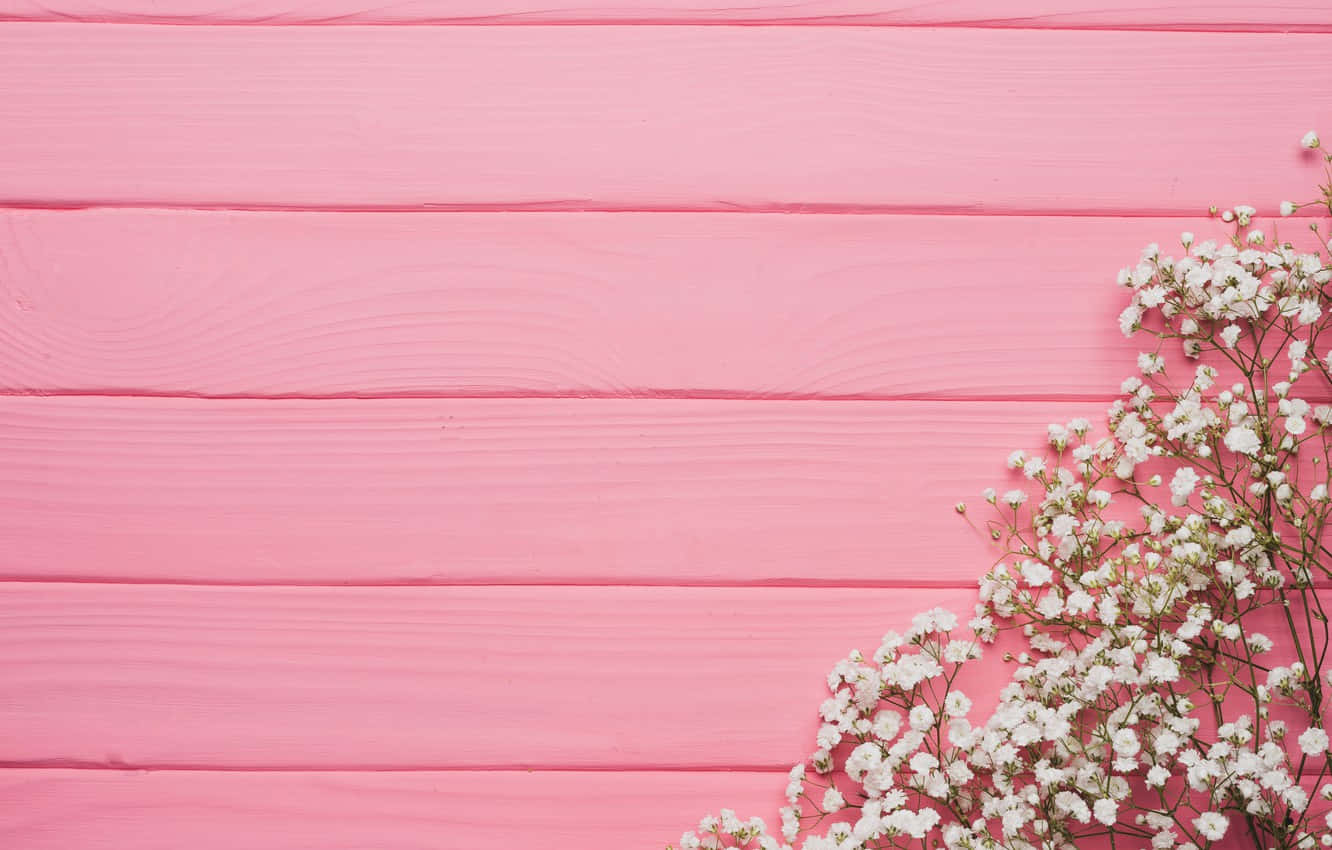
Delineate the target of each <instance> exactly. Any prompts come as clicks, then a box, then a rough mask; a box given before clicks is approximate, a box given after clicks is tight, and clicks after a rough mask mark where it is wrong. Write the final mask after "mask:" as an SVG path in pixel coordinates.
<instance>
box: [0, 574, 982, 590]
mask: <svg viewBox="0 0 1332 850" xmlns="http://www.w3.org/2000/svg"><path fill="white" fill-rule="evenodd" d="M977 582H978V579H971V580H968V581H964V580H962V579H940V580H939V581H900V582H899V581H891V580H888V581H875V580H872V579H866V580H863V581H858V580H856V579H844V580H836V579H830V580H828V581H819V580H815V579H753V580H744V579H736V580H725V579H722V580H717V581H706V580H700V581H688V580H685V581H662V580H660V579H650V578H649V579H644V580H642V581H632V580H624V579H618V580H614V581H597V580H592V579H575V578H571V579H568V580H566V581H561V580H559V579H548V580H545V581H532V580H530V579H522V578H515V579H513V580H511V581H510V580H503V579H499V580H496V579H479V580H477V581H467V580H455V581H449V580H444V581H431V580H428V579H422V580H415V579H401V580H392V579H386V580H382V581H374V580H356V579H352V580H349V581H283V580H276V581H226V580H211V579H179V580H177V579H167V578H135V577H133V576H118V577H103V576H87V577H83V576H26V575H17V574H16V575H0V585H4V584H40V585H76V586H82V585H112V586H123V587H234V588H266V587H308V588H341V587H346V588H370V587H385V588H392V587H401V588H441V589H445V588H514V589H519V588H525V587H583V588H593V587H604V588H620V589H632V588H682V589H687V588H699V589H726V588H737V589H753V590H763V589H774V590H776V589H808V590H839V589H842V590H880V589H881V590H966V589H971V590H974V589H976V587H977Z"/></svg>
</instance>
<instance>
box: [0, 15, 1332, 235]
mask: <svg viewBox="0 0 1332 850" xmlns="http://www.w3.org/2000/svg"><path fill="white" fill-rule="evenodd" d="M1329 51H1332V34H1255V33H1234V34H1226V33H1219V34H1218V33H1152V32H1073V31H1058V32H1046V31H1033V30H1011V31H1008V30H1003V31H1001V30H984V29H965V28H942V29H896V28H855V27H831V28H828V27H569V26H555V27H509V28H504V27H292V28H289V27H159V26H139V25H99V24H33V23H22V22H19V23H9V24H0V56H3V57H4V58H3V60H2V61H3V63H4V64H3V66H0V70H2V71H3V75H2V76H0V80H3V82H0V104H3V105H2V106H0V122H3V123H4V125H5V127H6V132H5V133H4V134H3V135H0V201H3V202H6V203H11V204H14V203H17V204H29V205H32V204H35V205H86V204H135V205H143V204H147V205H213V206H261V207H291V206H303V207H311V206H314V207H332V208H348V207H351V208H360V207H369V208H381V207H388V208H393V207H424V206H430V205H440V206H444V207H463V208H476V207H478V206H480V207H491V208H494V207H500V208H515V207H526V208H533V207H535V208H560V209H588V208H607V209H642V208H668V209H709V210H723V211H725V210H733V209H842V210H845V209H863V208H869V209H912V210H916V211H929V210H940V209H946V210H957V211H1009V212H1011V211H1015V210H1042V211H1060V212H1070V211H1126V210H1128V211H1132V212H1133V213H1135V214H1143V213H1150V212H1153V211H1157V212H1185V213H1190V214H1197V213H1198V212H1200V211H1202V210H1205V209H1206V208H1207V207H1208V205H1210V204H1213V203H1220V204H1223V205H1224V204H1233V203H1240V202H1247V203H1253V204H1256V205H1259V206H1261V207H1262V208H1264V209H1266V210H1269V211H1271V210H1273V209H1275V206H1276V205H1277V203H1278V202H1279V201H1281V200H1282V199H1284V198H1287V197H1289V196H1290V195H1291V194H1293V193H1302V192H1305V191H1307V187H1308V186H1309V184H1310V183H1309V181H1310V179H1311V178H1310V175H1309V171H1308V168H1307V167H1306V166H1307V164H1308V163H1307V160H1308V157H1302V156H1301V155H1300V154H1299V152H1298V151H1297V150H1296V149H1295V148H1294V146H1293V145H1292V143H1291V140H1292V139H1296V138H1298V137H1299V135H1300V134H1301V133H1303V132H1304V131H1305V130H1307V129H1308V127H1309V126H1315V125H1318V124H1319V123H1320V122H1325V121H1326V120H1327V119H1328V118H1332V107H1330V106H1329V105H1328V104H1326V103H1321V104H1320V103H1317V102H1316V101H1312V100H1311V99H1310V98H1309V97H1307V95H1306V89H1305V88H1304V87H1300V86H1292V87H1289V88H1282V89H1280V90H1278V91H1277V92H1274V91H1273V82H1272V81H1273V80H1277V79H1287V78H1290V79H1298V78H1300V77H1301V76H1302V75H1304V76H1307V75H1310V74H1312V73H1314V72H1315V71H1316V69H1318V68H1322V67H1324V66H1325V64H1326V59H1327V56H1328V54H1329ZM1055 68H1057V69H1058V73H1052V69H1055ZM1236 68H1243V69H1244V73H1242V74H1236V73H1234V69H1236ZM478 80H484V81H485V83H484V85H478V84H477V82H476V81H478ZM607 80H631V81H632V83H626V84H623V85H620V84H615V85H607V83H606V81H607ZM1223 80H1224V85H1221V84H1220V82H1219V81H1223ZM1208 92H1215V93H1216V95H1215V96H1208V95H1207V93H1208ZM1250 102H1262V103H1264V104H1265V110H1264V115H1265V120H1263V121H1254V120H1252V118H1251V116H1250V115H1249V113H1248V112H1247V111H1246V110H1243V109H1237V108H1236V107H1235V104H1237V103H1250ZM1297 105H1298V107H1299V108H1296V106H1297ZM1185 114H1186V115H1187V117H1185ZM1148 128H1150V134H1149V138H1145V137H1144V135H1143V134H1144V132H1145V131H1146V130H1147V129H1148ZM1223 140H1224V141H1223Z"/></svg>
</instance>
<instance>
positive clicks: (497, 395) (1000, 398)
mask: <svg viewBox="0 0 1332 850" xmlns="http://www.w3.org/2000/svg"><path fill="white" fill-rule="evenodd" d="M1122 397H1123V396H1122V394H1118V393H1021V394H1015V393H1010V394H1004V393H999V394H994V395H985V394H979V393H975V394H970V393H939V394H933V393H855V394H849V395H838V394H835V393H830V394H800V393H764V394H762V395H755V394H752V393H747V392H745V391H743V390H719V391H706V390H671V389H631V390H628V391H627V392H623V393H608V392H588V391H581V390H578V391H573V390H571V391H569V392H565V393H561V392H551V393H506V392H476V393H460V392H452V393H418V392H375V393H309V394H303V393H271V394H264V393H255V394H248V393H194V392H166V391H155V390H134V391H131V392H115V391H111V390H64V389H33V390H0V398H104V399H133V398H146V399H199V400H202V401H376V400H380V399H388V400H421V401H445V400H448V399H483V400H484V399H493V400H504V401H528V400H530V401H551V400H566V399H585V400H587V401H865V402H922V401H924V402H948V403H962V404H966V403H995V404H999V403H1010V402H1011V403H1018V404H1026V403H1042V402H1055V403H1059V402H1085V403H1092V404H1111V403H1113V402H1114V401H1115V400H1116V399H1118V398H1122Z"/></svg>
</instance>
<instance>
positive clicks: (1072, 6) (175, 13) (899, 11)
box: [0, 0, 1332, 32]
mask: <svg viewBox="0 0 1332 850" xmlns="http://www.w3.org/2000/svg"><path fill="white" fill-rule="evenodd" d="M1330 18H1332V15H1329V13H1328V9H1327V5H1326V4H1325V3H1323V2H1322V0H1285V2H1282V3H1280V4H1275V3H1262V2H1254V0H1221V2H1197V0H1188V1H1187V2H1160V3H1155V4H1151V3H1143V2H1142V0H1058V2H1056V0H1003V2H995V0H945V2H932V3H904V2H901V0H809V2H804V3H797V4H793V3H778V2H773V0H748V2H744V3H720V2H712V3H709V2H703V0H610V2H601V3H570V2H564V3H538V2H532V0H397V2H388V3H385V2H374V3H372V2H367V0H263V2H246V3H237V2H235V0H174V2H172V3H170V4H163V3H158V2H153V0H96V2H91V0H4V2H2V3H0V20H21V21H70V20H77V21H92V22H159V23H188V24H233V23H245V24H311V23H316V24H361V23H376V24H378V23H383V24H411V23H445V22H450V23H475V24H486V25H492V26H493V25H505V24H528V23H554V22H558V23H619V22H633V23H646V24H670V23H682V22H686V23H687V22H698V23H704V22H706V23H727V22H743V23H761V22H782V23H789V24H793V25H817V24H832V25H846V24H865V25H896V26H939V25H945V26H969V27H1021V28H1030V27H1037V28H1117V27H1124V28H1129V29H1164V30H1175V29H1180V30H1184V29H1201V30H1242V31H1267V30H1277V31H1301V30H1312V31H1318V32H1326V31H1328V30H1329V29H1332V20H1330Z"/></svg>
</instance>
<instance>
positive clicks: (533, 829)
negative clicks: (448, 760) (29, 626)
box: [0, 770, 785, 850]
mask: <svg viewBox="0 0 1332 850" xmlns="http://www.w3.org/2000/svg"><path fill="white" fill-rule="evenodd" d="M784 784H785V779H784V778H783V777H782V776H780V775H775V774H771V773H746V772H734V773H687V772H665V773H653V772H642V771H625V772H617V773H585V772H535V773H533V772H527V771H513V772H470V771H469V772H463V773H452V772H425V773H235V772H208V771H189V772H174V771H151V772H142V771H109V770H5V771H0V841H3V843H4V845H5V846H6V847H8V848H14V850H18V848H22V850H71V848H79V850H126V848H134V850H180V848H182V847H189V848H191V850H235V848H238V847H245V848H255V850H365V848H369V847H373V848H376V850H475V848H478V847H522V848H528V847H532V848H535V847H541V848H550V850H575V848H576V850H623V849H624V848H626V847H636V848H644V850H655V848H660V847H663V846H664V845H665V844H666V842H668V841H678V840H679V837H680V833H682V832H684V830H685V829H688V828H691V827H692V826H693V825H694V824H696V823H697V822H698V819H699V818H700V817H701V816H702V815H703V814H704V813H706V812H708V811H711V812H714V813H715V812H716V811H717V809H718V808H719V807H720V806H733V807H734V808H735V809H736V810H737V811H738V812H741V813H742V814H744V815H746V816H748V815H751V814H757V815H759V816H761V817H763V818H764V819H765V820H767V822H768V823H769V824H770V825H773V826H774V828H775V824H776V822H777V821H776V812H777V807H778V806H779V805H781V804H782V800H781V791H782V787H783V786H784Z"/></svg>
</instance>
